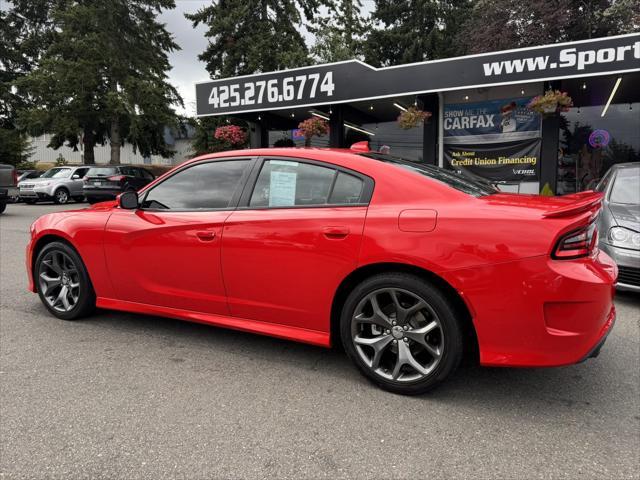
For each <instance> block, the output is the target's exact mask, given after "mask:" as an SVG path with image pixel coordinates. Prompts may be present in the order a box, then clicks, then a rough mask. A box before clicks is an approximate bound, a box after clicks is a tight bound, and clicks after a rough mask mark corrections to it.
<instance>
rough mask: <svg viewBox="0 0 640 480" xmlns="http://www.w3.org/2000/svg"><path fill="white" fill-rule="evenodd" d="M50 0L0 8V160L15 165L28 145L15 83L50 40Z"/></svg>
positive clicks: (23, 100)
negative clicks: (20, 122)
mask: <svg viewBox="0 0 640 480" xmlns="http://www.w3.org/2000/svg"><path fill="white" fill-rule="evenodd" d="M54 3H56V2H54V1H52V0H13V1H12V2H11V3H10V4H7V6H10V8H6V9H4V10H0V162H5V163H11V164H14V165H18V164H21V163H24V162H26V161H27V159H28V157H29V155H30V154H31V151H32V149H31V146H30V142H29V139H28V136H27V135H26V133H25V132H24V130H22V129H20V128H19V125H18V122H17V112H18V111H19V110H20V109H21V108H24V107H25V106H26V104H27V103H26V100H27V98H26V97H25V96H23V95H21V92H20V91H19V90H18V89H17V85H16V83H17V82H18V80H19V79H20V78H22V77H23V76H24V75H26V74H27V73H29V72H30V71H32V70H33V69H34V68H36V67H37V66H38V64H39V61H40V57H41V54H42V52H43V49H45V48H46V46H47V45H49V44H50V43H51V36H52V31H53V25H52V23H51V21H50V20H49V12H50V10H51V8H52V6H53V4H54ZM59 3H60V2H59Z"/></svg>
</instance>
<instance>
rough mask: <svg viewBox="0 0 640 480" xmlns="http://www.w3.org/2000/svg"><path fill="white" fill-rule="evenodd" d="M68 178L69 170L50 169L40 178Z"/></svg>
mask: <svg viewBox="0 0 640 480" xmlns="http://www.w3.org/2000/svg"><path fill="white" fill-rule="evenodd" d="M70 176H71V169H70V168H51V169H49V170H47V171H46V172H44V173H43V174H42V177H41V178H67V177H70Z"/></svg>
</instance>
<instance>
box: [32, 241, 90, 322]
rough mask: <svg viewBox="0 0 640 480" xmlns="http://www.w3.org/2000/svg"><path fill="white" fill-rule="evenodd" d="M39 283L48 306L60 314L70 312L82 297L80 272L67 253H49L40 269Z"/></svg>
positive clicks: (56, 251)
mask: <svg viewBox="0 0 640 480" xmlns="http://www.w3.org/2000/svg"><path fill="white" fill-rule="evenodd" d="M38 282H39V285H40V291H41V292H42V296H43V297H44V299H45V300H46V302H47V304H48V305H49V306H50V307H51V308H53V309H54V310H57V311H58V312H69V311H71V310H72V309H73V308H74V307H75V306H76V305H77V304H78V298H79V297H80V272H79V271H78V268H77V267H76V265H75V263H74V262H73V260H72V259H71V257H70V256H69V255H67V254H66V253H64V252H62V251H59V250H54V251H52V252H49V253H47V254H46V255H45V256H44V258H43V259H42V261H41V262H40V267H39V269H38Z"/></svg>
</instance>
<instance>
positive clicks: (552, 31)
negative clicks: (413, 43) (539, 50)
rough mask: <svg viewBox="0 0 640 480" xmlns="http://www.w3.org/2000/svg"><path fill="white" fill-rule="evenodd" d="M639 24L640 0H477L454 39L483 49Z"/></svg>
mask: <svg viewBox="0 0 640 480" xmlns="http://www.w3.org/2000/svg"><path fill="white" fill-rule="evenodd" d="M639 29H640V2H638V1H637V0H530V1H527V2H522V1H520V0H478V1H476V2H475V3H474V6H473V9H472V11H471V14H470V15H469V17H468V20H467V21H466V22H465V23H464V25H463V27H462V28H461V29H460V31H459V33H458V35H457V38H456V42H455V43H456V44H457V45H458V47H459V48H460V49H461V50H463V51H465V52H467V53H483V52H489V51H496V50H505V49H510V48H514V47H529V46H534V45H544V44H550V43H556V42H561V41H572V40H584V39H587V38H594V37H606V36H610V35H617V34H621V33H628V32H633V31H638V30H639Z"/></svg>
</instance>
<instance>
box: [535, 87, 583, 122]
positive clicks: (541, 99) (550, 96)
mask: <svg viewBox="0 0 640 480" xmlns="http://www.w3.org/2000/svg"><path fill="white" fill-rule="evenodd" d="M571 107H573V100H571V97H570V96H569V94H567V92H561V91H560V90H551V89H549V90H547V91H546V92H545V94H544V95H538V96H537V97H533V98H532V99H531V101H530V102H529V104H528V105H527V108H529V109H530V110H533V111H534V112H537V113H539V114H540V115H544V116H550V115H555V114H557V113H560V112H568V111H569V109H570V108H571Z"/></svg>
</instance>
